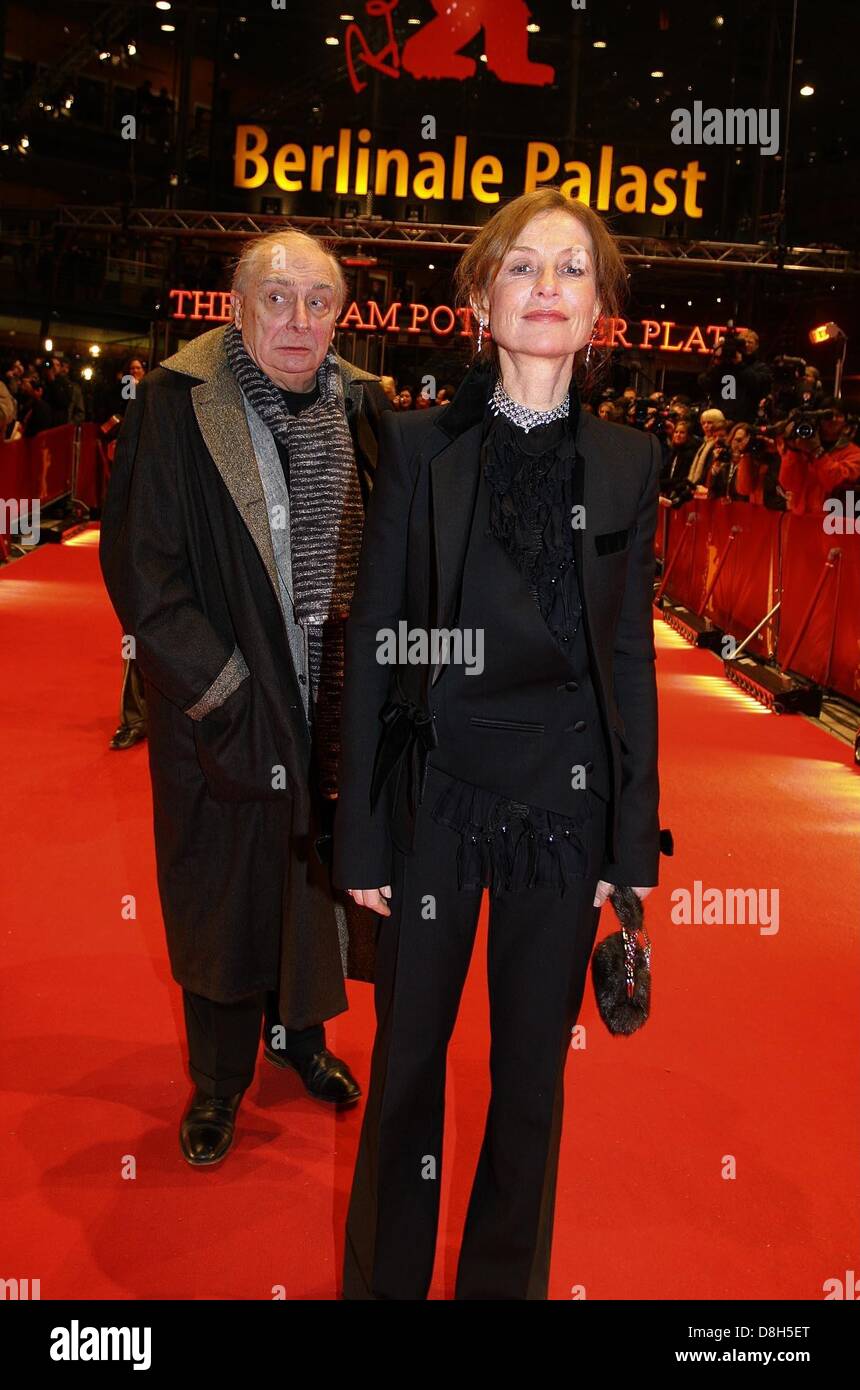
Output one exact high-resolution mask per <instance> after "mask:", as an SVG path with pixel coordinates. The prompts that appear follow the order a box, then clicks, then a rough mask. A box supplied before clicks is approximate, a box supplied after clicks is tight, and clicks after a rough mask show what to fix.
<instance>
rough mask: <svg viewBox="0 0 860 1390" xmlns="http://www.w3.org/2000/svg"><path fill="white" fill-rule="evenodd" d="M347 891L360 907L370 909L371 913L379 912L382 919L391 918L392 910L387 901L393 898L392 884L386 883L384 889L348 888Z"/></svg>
mask: <svg viewBox="0 0 860 1390" xmlns="http://www.w3.org/2000/svg"><path fill="white" fill-rule="evenodd" d="M346 891H347V893H348V894H349V896H350V897H351V898H352V899H353V901H354V902H356V903H357V904H358V906H359V907H369V908H370V910H371V912H378V913H379V915H380V917H390V916H391V908H390V907H389V906H388V904H387V903H386V901H385V900H386V898H390V897H391V885H390V884H388V883H386V885H385V887H384V888H347V890H346Z"/></svg>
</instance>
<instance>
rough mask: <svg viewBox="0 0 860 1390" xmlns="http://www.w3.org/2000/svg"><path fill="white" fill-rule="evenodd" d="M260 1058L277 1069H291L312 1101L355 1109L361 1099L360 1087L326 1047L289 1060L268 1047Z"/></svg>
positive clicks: (345, 1067)
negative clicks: (320, 1050)
mask: <svg viewBox="0 0 860 1390" xmlns="http://www.w3.org/2000/svg"><path fill="white" fill-rule="evenodd" d="M263 1055H264V1056H265V1058H266V1061H267V1062H272V1063H274V1065H275V1066H276V1067H291V1068H292V1069H293V1071H297V1072H298V1074H299V1076H300V1077H301V1078H302V1081H303V1082H304V1084H305V1090H306V1091H307V1093H308V1095H311V1096H313V1098H314V1100H324V1101H327V1102H328V1103H329V1104H330V1105H354V1104H355V1102H356V1101H357V1100H358V1099H359V1098H360V1096H361V1087H360V1086H359V1084H358V1082H357V1081H356V1079H355V1077H354V1076H353V1074H352V1072H351V1071H350V1069H349V1067H348V1066H347V1065H346V1062H342V1061H341V1059H340V1058H339V1057H335V1055H334V1053H333V1052H329V1050H328V1048H327V1047H324V1048H323V1050H322V1052H314V1053H313V1054H312V1055H311V1056H310V1057H288V1056H287V1055H286V1054H279V1053H277V1052H275V1051H273V1050H272V1048H271V1047H268V1046H267V1047H265V1048H264V1049H263Z"/></svg>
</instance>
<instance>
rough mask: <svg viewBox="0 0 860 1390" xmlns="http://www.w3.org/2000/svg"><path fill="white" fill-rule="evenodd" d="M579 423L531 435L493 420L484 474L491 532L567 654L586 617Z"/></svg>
mask: <svg viewBox="0 0 860 1390" xmlns="http://www.w3.org/2000/svg"><path fill="white" fill-rule="evenodd" d="M575 467H576V444H575V421H572V420H571V419H570V418H568V419H565V420H553V421H552V423H551V424H549V425H538V426H536V427H535V428H534V429H531V430H529V431H528V432H526V431H525V430H524V429H522V428H521V427H520V426H519V425H515V424H514V423H513V421H512V420H509V419H508V418H507V416H505V415H496V416H490V417H489V419H488V422H487V427H486V430H485V434H484V452H483V468H484V477H485V479H486V481H487V485H488V487H489V490H490V530H491V531H492V533H493V535H494V536H495V537H496V539H497V540H498V541H499V542H500V543H501V544H502V545H503V546H504V548H505V550H506V551H507V553H508V555H509V556H510V558H511V559H512V560H513V562H514V564H515V565H516V566H517V568H518V569H519V570H520V571H521V572H522V574H523V575H524V576H525V579H526V582H527V583H528V586H529V588H530V589H531V592H532V596H533V598H534V600H535V602H536V603H537V606H538V608H539V609H540V611H541V615H542V616H543V619H544V622H545V623H546V625H547V627H548V628H549V630H550V632H551V633H552V635H553V637H554V638H555V640H556V641H557V642H558V643H559V645H560V646H561V647H562V649H563V650H565V651H570V650H572V648H573V639H574V637H575V635H576V630H577V627H578V626H579V622H580V619H581V616H582V607H581V603H580V598H579V586H578V584H577V582H576V570H575V567H574V558H573V527H572V525H571V520H572V513H573V474H574V469H575Z"/></svg>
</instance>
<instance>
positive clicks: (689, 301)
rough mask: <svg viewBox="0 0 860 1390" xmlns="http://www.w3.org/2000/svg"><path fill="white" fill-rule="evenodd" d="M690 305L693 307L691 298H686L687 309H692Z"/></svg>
mask: <svg viewBox="0 0 860 1390" xmlns="http://www.w3.org/2000/svg"><path fill="white" fill-rule="evenodd" d="M692 307H693V301H692V299H688V300H687V308H688V309H692Z"/></svg>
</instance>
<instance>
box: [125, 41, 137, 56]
mask: <svg viewBox="0 0 860 1390" xmlns="http://www.w3.org/2000/svg"><path fill="white" fill-rule="evenodd" d="M125 51H126V53H127V54H128V56H129V58H133V57H134V55H135V53H136V52H137V44H136V43H135V42H134V39H132V41H131V43H127V44H126V46H125Z"/></svg>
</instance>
